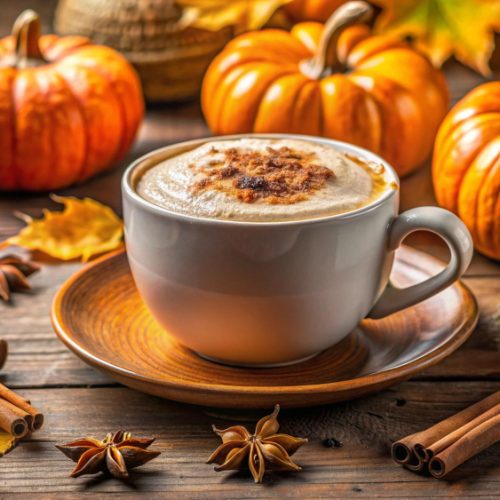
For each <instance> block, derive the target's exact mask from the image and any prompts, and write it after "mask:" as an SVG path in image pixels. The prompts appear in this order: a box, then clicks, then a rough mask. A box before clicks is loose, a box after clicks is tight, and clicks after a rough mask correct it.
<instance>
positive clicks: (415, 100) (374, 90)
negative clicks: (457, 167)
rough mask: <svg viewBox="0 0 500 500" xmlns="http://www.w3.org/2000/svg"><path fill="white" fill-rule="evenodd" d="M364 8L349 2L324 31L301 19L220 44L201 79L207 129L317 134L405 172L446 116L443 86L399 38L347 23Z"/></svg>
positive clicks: (366, 9)
mask: <svg viewBox="0 0 500 500" xmlns="http://www.w3.org/2000/svg"><path fill="white" fill-rule="evenodd" d="M370 14H371V7H370V6H369V5H368V4H367V3H365V2H349V3H347V4H345V5H342V6H341V7H340V8H339V9H338V10H337V11H336V12H335V13H334V14H333V16H332V17H331V18H330V19H329V21H328V23H327V25H326V26H325V27H324V26H323V25H322V24H318V23H312V22H311V23H301V24H297V25H296V26H295V27H294V28H293V29H292V31H291V33H288V32H286V31H282V30H263V31H257V32H250V33H246V34H243V35H241V36H239V37H237V38H235V39H234V40H233V41H231V42H229V44H228V45H227V46H226V48H225V49H224V50H223V51H222V52H221V54H219V55H218V56H217V57H216V58H215V60H214V61H213V62H212V64H211V66H210V67H209V69H208V71H207V73H206V75H205V79H204V82H203V89H202V107H203V112H204V115H205V117H206V119H207V122H208V125H209V126H210V128H211V129H212V131H213V132H214V133H216V134H231V133H245V132H261V133H263V132H287V133H297V134H309V135H319V136H326V137H330V138H333V139H338V140H343V141H346V142H350V143H354V144H357V145H359V146H363V147H365V148H367V149H370V150H372V151H374V152H376V153H378V154H380V155H381V156H383V157H384V158H385V159H387V160H388V161H389V162H390V163H392V164H393V165H394V166H395V167H396V169H397V170H398V172H399V173H400V174H401V175H405V174H407V173H409V172H410V171H412V170H413V169H415V168H416V167H417V166H418V165H419V164H421V163H422V162H423V160H424V159H425V158H426V157H427V156H428V155H429V153H430V152H431V150H432V144H433V141H434V137H435V133H436V131H437V129H438V126H439V124H440V122H441V120H442V118H443V117H444V115H445V113H446V110H447V104H448V92H447V88H446V83H445V80H444V78H443V75H442V74H441V73H440V72H439V71H438V70H436V69H435V68H434V67H433V66H432V65H431V63H430V62H429V61H428V60H427V59H426V58H425V57H424V56H423V55H422V54H420V53H419V52H416V51H414V50H412V49H411V48H410V47H408V46H407V45H406V44H404V43H403V42H401V41H398V40H395V39H393V38H389V37H387V36H372V35H371V34H370V31H369V29H368V28H367V27H366V26H364V25H356V26H351V27H348V25H350V24H353V23H356V22H359V21H360V20H366V19H367V18H368V17H369V15H370ZM339 67H341V68H342V69H343V71H338V70H337V69H338V68H339Z"/></svg>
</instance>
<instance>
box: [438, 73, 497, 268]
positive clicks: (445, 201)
mask: <svg viewBox="0 0 500 500" xmlns="http://www.w3.org/2000/svg"><path fill="white" fill-rule="evenodd" d="M432 175H433V182H434V190H435V193H436V198H437V201H438V203H439V204H440V205H441V206H443V207H444V208H447V209H448V210H451V211H453V212H455V213H456V214H457V215H458V216H459V217H460V218H461V219H462V220H463V221H464V222H465V224H466V225H467V227H468V228H469V231H470V232H471V234H472V237H473V239H474V244H475V246H476V248H477V249H478V250H479V251H480V252H481V253H483V254H485V255H487V256H488V257H491V258H493V259H499V260H500V82H491V83H485V84H483V85H481V86H479V87H477V88H475V89H474V90H472V91H471V92H469V93H468V94H467V95H466V96H465V97H464V98H463V99H462V100H461V101H459V102H458V103H457V104H456V105H455V106H454V107H453V108H452V109H451V111H450V112H449V113H448V115H447V116H446V118H445V120H444V121H443V123H442V125H441V127H440V129H439V132H438V135H437V138H436V144H435V147H434V158H433V162H432Z"/></svg>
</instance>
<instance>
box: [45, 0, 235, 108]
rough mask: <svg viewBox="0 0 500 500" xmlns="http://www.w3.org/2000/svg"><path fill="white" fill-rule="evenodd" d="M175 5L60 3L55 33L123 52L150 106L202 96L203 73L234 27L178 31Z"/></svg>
mask: <svg viewBox="0 0 500 500" xmlns="http://www.w3.org/2000/svg"><path fill="white" fill-rule="evenodd" d="M180 16H181V7H179V6H178V5H177V4H176V3H175V1H174V0H59V4H58V6H57V9H56V15H55V29H56V31H57V32H58V33H60V34H62V35H74V34H78V35H84V36H87V37H89V38H91V39H92V40H93V41H94V42H95V43H100V44H104V45H109V46H110V47H113V48H115V49H117V50H119V51H121V52H122V53H123V54H124V55H125V57H127V59H128V60H129V61H130V62H131V63H132V64H133V65H134V66H135V68H136V69H137V71H138V73H139V75H140V77H141V80H142V85H143V89H144V94H145V96H146V99H147V100H148V101H178V100H184V99H190V98H193V97H195V96H197V95H198V93H199V90H200V86H201V81H202V78H203V74H204V72H205V70H206V68H207V66H208V65H209V63H210V61H211V60H212V59H213V58H214V56H215V55H216V54H217V53H218V52H219V51H220V50H221V49H222V48H223V47H224V45H225V44H226V43H227V42H228V41H229V40H230V38H231V35H232V30H231V28H226V29H223V30H221V31H217V32H212V31H205V30H199V29H193V28H187V29H183V30H181V29H179V27H178V26H177V21H178V20H179V18H180Z"/></svg>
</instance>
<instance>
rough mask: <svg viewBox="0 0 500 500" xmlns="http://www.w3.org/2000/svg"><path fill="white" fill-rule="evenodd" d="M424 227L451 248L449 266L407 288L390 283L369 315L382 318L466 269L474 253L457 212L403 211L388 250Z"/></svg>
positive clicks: (391, 232)
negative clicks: (455, 213)
mask: <svg viewBox="0 0 500 500" xmlns="http://www.w3.org/2000/svg"><path fill="white" fill-rule="evenodd" d="M418 230H425V231H430V232H432V233H435V234H437V235H438V236H440V237H441V238H442V239H443V240H444V241H445V242H446V244H447V245H448V248H449V249H450V253H451V258H450V261H449V262H448V265H447V266H446V267H445V268H444V269H443V270H442V271H441V272H439V273H438V274H436V275H435V276H433V277H432V278H429V279H427V280H425V281H423V282H422V283H418V284H416V285H413V286H409V287H407V288H396V287H394V286H392V285H391V284H389V285H387V288H386V289H385V290H384V292H383V293H382V295H381V296H380V297H379V299H378V300H377V302H376V303H375V305H374V306H373V308H372V309H371V311H370V312H369V313H368V318H373V319H377V318H382V317H384V316H388V315H389V314H392V313H394V312H397V311H399V310H401V309H404V308H405V307H409V306H412V305H414V304H416V303H418V302H422V301H423V300H425V299H427V298H429V297H431V296H432V295H435V294H436V293H438V292H440V291H441V290H443V289H444V288H446V287H447V286H449V285H451V284H452V283H453V282H454V281H455V280H457V279H458V278H460V276H461V275H462V274H463V273H464V272H465V270H466V269H467V267H468V266H469V264H470V261H471V259H472V254H473V243H472V237H471V235H470V233H469V230H468V229H467V228H466V227H465V224H464V223H463V222H462V221H461V220H460V219H459V218H458V217H457V216H456V215H454V214H452V213H451V212H448V210H443V209H442V208H438V207H419V208H413V209H411V210H407V211H406V212H403V213H402V214H401V215H399V216H398V217H396V219H395V220H394V221H393V222H392V224H391V226H390V228H389V243H388V245H389V250H391V251H393V250H396V249H397V248H398V247H399V245H400V244H401V242H402V241H403V240H404V239H405V238H406V237H407V236H408V235H409V234H410V233H413V232H414V231H418Z"/></svg>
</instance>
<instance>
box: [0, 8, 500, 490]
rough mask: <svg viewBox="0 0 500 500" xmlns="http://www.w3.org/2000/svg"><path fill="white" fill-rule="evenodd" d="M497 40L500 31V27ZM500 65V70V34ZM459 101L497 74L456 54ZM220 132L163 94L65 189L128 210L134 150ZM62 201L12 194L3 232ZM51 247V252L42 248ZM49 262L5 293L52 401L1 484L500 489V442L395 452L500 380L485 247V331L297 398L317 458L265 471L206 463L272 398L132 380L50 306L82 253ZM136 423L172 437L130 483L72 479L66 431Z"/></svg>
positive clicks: (430, 247) (499, 304)
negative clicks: (224, 402) (235, 400)
mask: <svg viewBox="0 0 500 500" xmlns="http://www.w3.org/2000/svg"><path fill="white" fill-rule="evenodd" d="M1 3H2V15H1V16H0V35H5V34H7V33H8V30H9V29H10V27H11V25H12V22H13V20H14V19H15V18H16V17H17V15H18V14H19V12H20V11H21V10H22V9H25V8H34V9H36V10H37V11H38V12H40V14H41V15H42V20H43V23H44V29H47V30H49V29H50V24H51V17H52V11H53V8H54V6H55V3H56V0H16V1H15V2H12V1H6V0H4V1H3V2H1ZM497 40H500V37H498V36H497ZM496 54H497V56H496V61H497V64H496V66H494V68H495V67H496V72H495V75H494V78H496V79H498V77H499V75H500V73H499V71H498V69H499V68H500V44H498V46H497V50H496ZM445 73H446V76H447V79H448V83H449V85H450V89H451V95H452V99H453V101H454V102H456V101H457V100H458V99H459V98H460V97H462V96H463V95H464V94H465V93H466V92H467V91H468V90H469V89H470V88H472V87H473V86H475V85H477V84H479V83H482V82H483V81H484V80H483V79H482V78H481V77H480V76H479V75H476V74H475V73H473V72H471V71H470V70H468V69H467V68H464V67H463V66H460V65H458V64H455V63H449V64H447V65H446V66H445ZM206 135H208V129H207V128H206V126H205V124H204V123H203V120H202V118H201V114H200V110H199V107H198V105H197V104H196V103H188V104H183V105H177V106H175V105H171V106H164V107H155V108H150V109H149V110H148V112H147V117H146V120H145V122H144V124H143V126H142V130H141V132H140V135H139V140H138V142H137V143H136V145H135V147H134V149H133V150H132V152H131V153H130V154H129V156H128V158H126V159H125V160H124V161H123V162H122V163H120V164H119V165H117V167H116V169H115V170H113V171H111V172H109V173H107V174H104V175H102V176H100V177H98V178H96V179H94V180H92V181H91V182H89V183H87V184H84V185H81V186H76V187H74V188H71V189H68V190H65V191H61V192H60V193H59V194H65V195H74V196H79V197H81V196H90V197H92V198H95V199H98V200H100V201H102V202H104V203H107V204H108V205H111V206H112V207H113V208H114V209H115V210H117V211H121V203H120V198H119V179H120V176H121V172H122V170H123V168H124V167H125V166H126V165H127V164H128V162H129V161H131V160H133V159H135V158H137V157H138V156H140V155H142V154H144V153H147V152H149V151H151V150H152V149H155V148H157V147H160V146H163V145H166V144H170V143H173V142H177V141H181V140H187V139H190V138H195V137H203V136H206ZM429 173H430V164H429V163H427V164H426V166H424V168H423V169H421V170H419V171H417V172H416V173H415V174H414V175H412V176H410V177H408V178H406V179H404V180H403V183H402V189H401V191H402V200H401V202H402V204H401V208H402V209H408V208H411V207H414V206H421V205H426V204H435V201H434V196H433V193H432V185H431V180H430V175H429ZM43 207H52V208H53V207H54V204H52V203H51V202H50V200H49V199H48V196H47V195H46V194H41V195H36V196H33V195H24V194H20V193H16V194H12V195H9V196H6V195H4V194H0V239H3V238H5V237H7V236H9V235H12V234H14V233H15V232H16V231H17V230H18V229H19V228H20V227H22V223H21V222H20V221H19V220H17V219H16V218H15V217H13V215H12V211H13V210H15V209H18V210H21V211H24V212H28V213H30V214H32V215H39V214H40V213H41V208H43ZM407 241H408V242H409V243H410V244H411V245H415V246H417V247H419V248H421V249H423V250H425V251H428V252H430V253H432V254H434V255H437V256H438V257H440V258H441V259H444V260H445V259H446V258H447V250H446V249H445V247H443V246H442V244H441V242H440V241H439V240H438V239H436V238H432V237H430V236H429V235H428V234H427V233H419V234H416V235H414V236H413V235H412V237H410V239H409V240H407ZM37 258H39V259H40V258H41V257H40V256H37ZM42 263H43V270H42V271H41V273H39V274H38V275H35V276H33V278H32V283H33V285H34V290H33V292H32V293H30V294H15V295H14V302H13V304H12V305H5V304H3V303H0V336H1V337H2V338H5V339H7V340H8V342H9V350H10V353H9V359H8V361H7V363H6V365H5V367H4V368H3V369H2V371H1V372H0V381H2V382H5V383H7V384H8V385H10V386H12V387H14V388H16V389H18V390H19V392H20V393H21V394H23V395H26V396H28V397H30V398H31V399H32V400H33V403H34V404H37V405H39V406H40V407H41V409H42V410H43V411H44V412H45V413H46V415H47V423H46V425H45V426H44V428H42V430H41V431H39V433H37V434H35V436H34V437H35V439H32V438H31V439H30V440H27V441H26V442H23V443H22V444H21V445H20V446H19V447H18V448H17V449H16V450H14V451H13V452H12V453H11V454H9V455H8V456H7V457H5V458H2V459H0V461H1V463H0V498H11V497H12V498H22V499H25V498H36V499H37V500H38V499H52V498H54V497H57V498H66V497H70V498H80V497H81V498H88V497H93V498H96V497H97V498H100V497H102V496H103V493H107V496H109V497H111V498H124V497H127V498H137V497H140V498H149V497H153V495H154V496H155V497H156V496H159V497H168V498H176V499H177V498H189V499H191V498H213V499H219V498H280V497H284V498H321V497H323V498H352V497H362V498H377V497H381V498H397V499H400V498H434V497H450V498H457V497H462V498H471V497H474V498H485V499H486V498H487V499H491V498H497V497H498V492H499V491H500V458H499V457H500V448H499V447H498V446H496V447H494V448H491V449H489V450H487V451H485V452H483V453H481V454H480V455H479V456H477V457H476V458H474V459H472V460H471V461H470V462H468V463H466V464H464V465H463V466H462V467H460V468H459V469H457V471H455V472H454V473H453V474H452V476H450V478H449V479H447V480H446V481H436V480H433V479H430V478H425V477H421V476H418V475H415V474H412V473H410V472H408V471H405V470H403V469H400V468H398V467H397V466H395V465H394V464H393V463H392V462H391V460H390V458H389V448H388V447H389V444H390V441H391V440H394V439H397V438H400V437H402V436H405V435H408V434H410V433H412V432H416V431H418V430H421V429H424V428H427V427H429V426H430V425H432V424H433V423H435V422H437V421H438V420H440V419H442V418H445V417H447V416H449V415H451V414H453V413H455V412H457V411H459V410H460V409H462V408H464V407H466V406H467V405H469V404H471V403H473V402H475V401H478V400H479V399H481V398H483V397H485V396H486V395H487V394H490V393H492V392H493V391H495V390H498V389H499V388H500V279H499V276H500V265H498V264H497V263H495V262H493V261H492V260H489V259H486V258H484V257H482V256H480V255H478V254H476V255H475V256H474V260H473V263H472V265H471V267H470V268H469V270H468V271H467V277H466V278H465V279H464V282H465V283H466V284H467V286H469V287H470V288H471V289H472V290H473V291H474V293H475V295H476V297H477V299H478V301H479V306H480V309H481V316H480V320H479V324H478V327H477V328H476V330H475V332H474V334H473V335H472V336H471V338H470V339H469V340H468V341H467V342H466V343H465V344H464V345H463V346H462V347H461V348H460V349H459V350H458V351H456V352H455V353H454V354H453V355H452V356H450V357H449V358H447V359H446V360H445V361H443V362H441V363H439V364H438V365H436V366H434V367H432V368H430V369H428V370H426V371H425V372H423V373H421V374H419V375H418V376H416V377H415V378H414V379H413V380H412V381H410V382H405V383H402V384H400V385H398V386H395V387H393V388H391V389H388V390H385V391H383V392H381V393H378V394H377V395H374V396H371V397H366V398H363V399H360V400H356V401H351V402H349V403H341V404H336V405H329V406H324V407H320V408H309V409H302V410H285V411H283V413H282V415H280V421H281V422H282V428H283V430H284V431H285V432H294V433H297V434H298V435H303V436H308V437H309V438H310V439H311V443H310V445H308V446H307V447H304V448H303V449H301V450H300V452H299V453H297V456H296V458H297V461H298V462H299V463H300V464H301V465H303V466H304V471H303V472H302V473H300V474H297V475H291V476H285V475H273V476H270V477H268V478H267V479H266V483H265V484H264V485H260V486H259V485H253V484H252V482H251V478H250V477H249V476H248V475H245V474H232V473H223V474H222V473H221V474H217V473H215V472H213V470H212V468H211V466H206V465H204V461H205V460H206V458H207V456H208V454H209V453H210V452H211V451H212V450H213V449H214V447H215V446H216V445H217V444H218V440H217V438H216V436H215V435H213V434H212V432H211V430H210V424H212V423H216V424H219V425H224V424H230V423H236V422H242V423H245V424H247V423H251V422H254V421H255V419H256V418H258V417H259V416H260V415H262V412H257V413H247V412H241V411H240V412H238V413H234V412H233V413H231V412H229V411H228V412H224V413H228V414H229V415H228V416H230V417H231V418H229V420H220V419H216V418H215V417H212V416H207V413H211V414H213V413H216V414H217V415H221V413H222V410H206V409H205V410H204V409H201V408H198V407H194V406H187V405H183V404H177V403H172V402H169V401H166V400H161V399H158V398H155V397H151V396H147V395H145V394H141V393H138V392H135V391H133V390H130V389H125V388H121V387H118V386H117V384H116V383H115V382H114V381H113V380H112V379H110V378H109V377H107V376H105V375H103V374H101V373H100V372H98V371H96V370H94V369H92V368H90V367H88V366H87V365H85V364H84V363H83V362H82V361H81V360H79V359H78V358H77V357H76V356H75V355H74V354H72V353H71V352H70V351H69V350H68V349H67V348H66V347H65V346H63V345H62V343H61V342H60V341H59V340H58V339H57V338H56V336H55V334H54V332H53V330H52V327H51V325H50V320H49V314H48V313H49V309H50V304H51V301H52V298H53V296H54V294H55V292H56V291H57V289H58V288H59V286H60V284H61V283H62V282H63V281H64V280H65V279H67V278H68V277H69V276H70V275H71V274H72V273H73V272H75V271H76V270H77V269H78V268H79V267H80V264H78V263H70V264H60V263H55V262H53V261H47V259H42ZM119 427H123V428H126V429H129V430H131V431H133V432H134V433H137V434H138V435H140V434H154V435H157V436H158V444H159V447H160V448H162V450H163V451H164V453H163V455H162V456H161V457H160V459H158V461H154V462H151V463H150V464H148V465H147V466H146V467H144V468H143V469H142V471H141V470H140V469H139V470H138V471H137V475H134V477H133V481H132V482H131V483H129V484H126V483H120V482H117V481H112V480H105V479H103V478H100V477H96V478H90V479H85V478H82V479H79V480H72V479H70V478H69V477H68V474H69V471H70V469H71V466H72V464H71V462H70V461H69V460H68V459H66V458H65V457H64V456H63V455H62V454H60V453H59V452H57V450H56V449H55V448H54V444H56V443H59V442H61V441H67V440H70V439H72V438H76V437H79V436H80V435H84V434H97V435H101V434H102V433H105V432H107V431H108V430H115V429H117V428H119ZM332 436H333V437H336V438H337V439H340V440H341V441H342V442H343V443H344V446H343V447H342V448H339V449H330V448H324V447H323V446H322V445H321V442H320V441H321V440H322V439H324V438H327V437H332Z"/></svg>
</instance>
